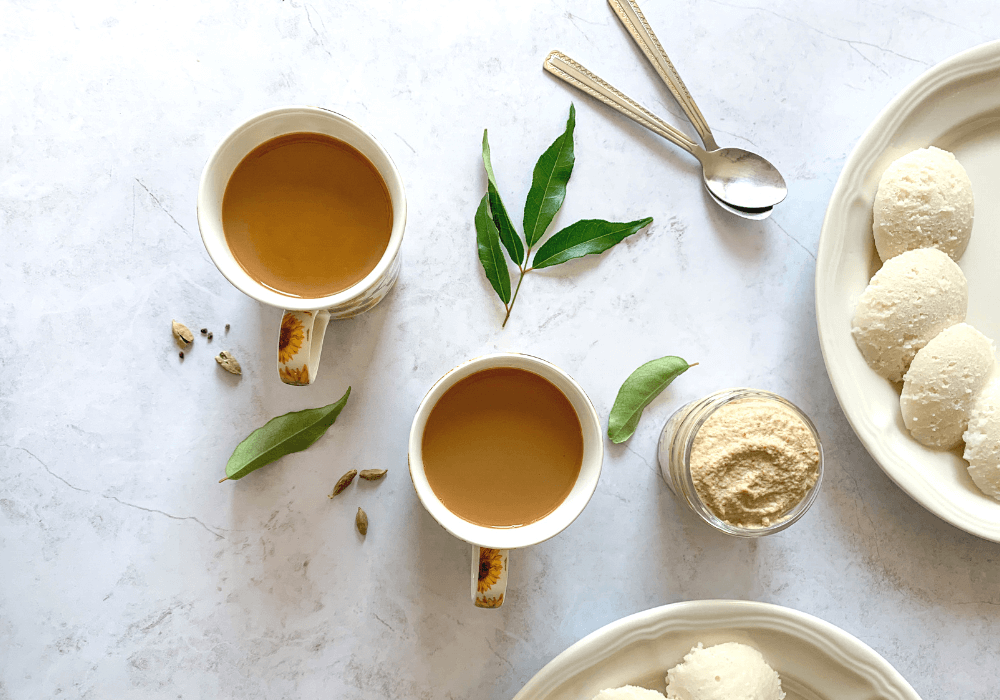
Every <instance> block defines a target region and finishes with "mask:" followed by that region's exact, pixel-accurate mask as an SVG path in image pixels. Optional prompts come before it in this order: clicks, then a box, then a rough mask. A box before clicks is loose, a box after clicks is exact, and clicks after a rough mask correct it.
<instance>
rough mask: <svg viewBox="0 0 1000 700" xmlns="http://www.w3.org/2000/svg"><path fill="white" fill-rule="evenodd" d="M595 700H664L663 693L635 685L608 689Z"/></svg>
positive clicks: (595, 697) (596, 696)
mask: <svg viewBox="0 0 1000 700" xmlns="http://www.w3.org/2000/svg"><path fill="white" fill-rule="evenodd" d="M594 700H664V697H663V693H659V692H657V691H655V690H648V689H647V688H640V687H638V686H635V685H624V686H622V687H621V688H608V689H607V690H602V691H601V692H599V693H598V694H597V695H595V696H594Z"/></svg>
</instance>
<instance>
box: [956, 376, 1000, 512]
mask: <svg viewBox="0 0 1000 700" xmlns="http://www.w3.org/2000/svg"><path fill="white" fill-rule="evenodd" d="M963 438H964V440H965V455H964V457H965V459H966V461H967V462H968V463H969V476H971V477H972V480H973V481H974V482H975V483H976V486H978V487H979V490H980V491H982V492H983V493H985V494H986V495H987V496H992V497H993V498H996V499H997V500H1000V379H994V380H992V381H990V382H989V383H988V384H987V385H986V386H985V387H983V388H982V390H981V391H980V392H979V393H978V394H977V395H976V397H975V398H974V399H973V401H972V408H971V410H970V411H969V427H968V429H967V430H966V431H965V435H964V436H963Z"/></svg>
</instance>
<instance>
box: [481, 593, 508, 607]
mask: <svg viewBox="0 0 1000 700" xmlns="http://www.w3.org/2000/svg"><path fill="white" fill-rule="evenodd" d="M503 595H504V594H503V593H501V594H500V597H499V598H484V597H483V596H476V607H477V608H499V607H500V606H501V605H503Z"/></svg>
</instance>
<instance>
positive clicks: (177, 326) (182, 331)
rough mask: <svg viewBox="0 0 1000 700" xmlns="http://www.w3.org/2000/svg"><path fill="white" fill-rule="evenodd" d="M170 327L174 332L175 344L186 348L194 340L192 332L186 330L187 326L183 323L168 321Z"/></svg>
mask: <svg viewBox="0 0 1000 700" xmlns="http://www.w3.org/2000/svg"><path fill="white" fill-rule="evenodd" d="M170 328H171V330H173V332H174V338H175V339H176V340H177V344H178V345H180V346H181V347H182V348H186V347H187V346H188V345H190V344H191V343H192V342H194V334H193V333H192V332H191V331H190V330H188V327H187V326H185V325H184V324H183V323H178V322H177V321H171V322H170Z"/></svg>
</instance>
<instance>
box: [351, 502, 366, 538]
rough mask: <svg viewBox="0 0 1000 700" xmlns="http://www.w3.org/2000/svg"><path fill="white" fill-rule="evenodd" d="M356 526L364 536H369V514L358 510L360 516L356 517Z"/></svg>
mask: <svg viewBox="0 0 1000 700" xmlns="http://www.w3.org/2000/svg"><path fill="white" fill-rule="evenodd" d="M354 524H355V525H357V526H358V532H360V533H361V534H362V535H367V534H368V514H367V513H365V512H364V511H363V510H361V509H360V508H358V514H357V515H356V516H354Z"/></svg>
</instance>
